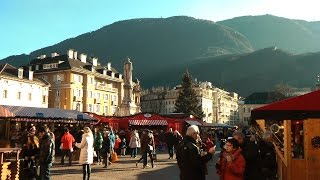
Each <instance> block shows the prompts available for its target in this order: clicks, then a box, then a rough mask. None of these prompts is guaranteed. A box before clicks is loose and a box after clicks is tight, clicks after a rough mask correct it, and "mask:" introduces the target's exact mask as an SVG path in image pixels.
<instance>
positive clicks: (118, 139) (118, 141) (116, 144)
mask: <svg viewBox="0 0 320 180" xmlns="http://www.w3.org/2000/svg"><path fill="white" fill-rule="evenodd" d="M120 143H121V139H120V138H117V139H116V142H115V143H114V149H119V145H120Z"/></svg>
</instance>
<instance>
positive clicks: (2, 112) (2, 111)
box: [0, 106, 15, 117]
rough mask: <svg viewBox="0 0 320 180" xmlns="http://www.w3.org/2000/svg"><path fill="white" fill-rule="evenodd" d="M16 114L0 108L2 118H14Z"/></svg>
mask: <svg viewBox="0 0 320 180" xmlns="http://www.w3.org/2000/svg"><path fill="white" fill-rule="evenodd" d="M14 116H15V114H14V113H13V112H11V111H10V110H8V109H7V108H5V107H3V106H0V117H14Z"/></svg>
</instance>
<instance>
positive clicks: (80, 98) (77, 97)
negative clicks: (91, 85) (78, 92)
mask: <svg viewBox="0 0 320 180" xmlns="http://www.w3.org/2000/svg"><path fill="white" fill-rule="evenodd" d="M73 101H75V102H82V97H80V96H73Z"/></svg>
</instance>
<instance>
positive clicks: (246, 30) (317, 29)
mask: <svg viewBox="0 0 320 180" xmlns="http://www.w3.org/2000/svg"><path fill="white" fill-rule="evenodd" d="M217 24H221V25H225V26H227V27H230V28H233V29H234V30H236V31H238V32H239V33H241V34H243V35H245V36H246V37H247V38H248V39H249V40H250V43H251V45H252V46H253V47H254V49H256V50H257V49H262V48H266V47H270V46H277V47H278V48H281V49H284V50H288V51H291V52H294V53H305V52H315V51H320V22H308V21H302V20H293V19H287V18H282V17H277V16H272V15H263V16H242V17H236V18H233V19H229V20H224V21H220V22H217Z"/></svg>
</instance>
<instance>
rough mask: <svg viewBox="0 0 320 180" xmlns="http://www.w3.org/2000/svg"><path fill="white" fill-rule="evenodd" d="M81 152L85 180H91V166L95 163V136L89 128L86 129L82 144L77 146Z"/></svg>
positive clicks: (80, 161)
mask: <svg viewBox="0 0 320 180" xmlns="http://www.w3.org/2000/svg"><path fill="white" fill-rule="evenodd" d="M75 145H76V146H77V147H78V148H79V149H81V150H80V158H79V163H80V164H82V170H83V180H86V176H88V180H89V179H90V174H91V167H90V166H91V164H92V163H93V150H94V149H93V134H92V131H91V129H90V128H89V127H84V129H83V135H82V139H81V143H76V144H75Z"/></svg>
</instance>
